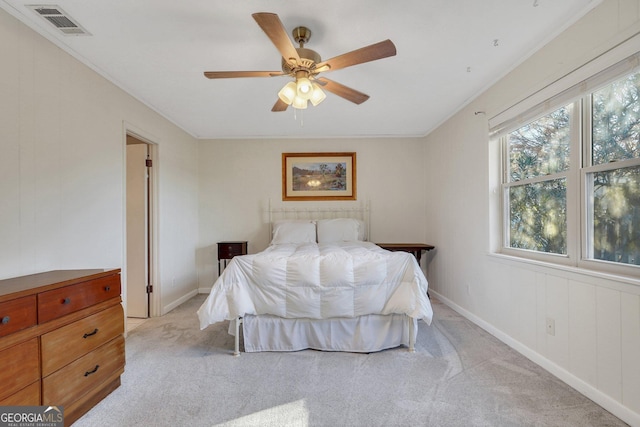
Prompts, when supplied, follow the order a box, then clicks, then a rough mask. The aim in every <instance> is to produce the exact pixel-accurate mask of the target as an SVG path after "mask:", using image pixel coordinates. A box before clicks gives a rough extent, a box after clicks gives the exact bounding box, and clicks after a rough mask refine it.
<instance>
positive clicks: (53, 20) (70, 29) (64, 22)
mask: <svg viewBox="0 0 640 427" xmlns="http://www.w3.org/2000/svg"><path fill="white" fill-rule="evenodd" d="M26 6H27V7H28V8H30V9H32V10H33V11H34V12H36V13H37V14H38V15H40V16H41V17H42V18H44V19H46V20H47V21H48V22H49V23H50V24H52V25H53V26H54V27H56V28H57V29H58V30H60V31H61V32H62V33H63V34H65V35H67V36H80V35H91V34H90V33H89V32H88V31H87V30H85V29H84V28H82V26H81V25H80V24H78V23H77V22H76V21H75V20H74V19H73V18H71V17H70V16H69V15H68V14H67V13H66V12H65V11H64V10H62V8H60V6H57V5H53V4H29V5H26Z"/></svg>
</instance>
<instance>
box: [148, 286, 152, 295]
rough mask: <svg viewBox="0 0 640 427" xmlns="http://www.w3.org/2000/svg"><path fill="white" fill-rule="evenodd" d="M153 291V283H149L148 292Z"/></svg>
mask: <svg viewBox="0 0 640 427" xmlns="http://www.w3.org/2000/svg"><path fill="white" fill-rule="evenodd" d="M152 292H153V285H147V293H148V294H150V293H152Z"/></svg>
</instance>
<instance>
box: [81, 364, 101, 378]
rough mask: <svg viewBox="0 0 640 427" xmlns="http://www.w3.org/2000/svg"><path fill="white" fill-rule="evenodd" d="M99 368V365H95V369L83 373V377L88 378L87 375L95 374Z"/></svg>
mask: <svg viewBox="0 0 640 427" xmlns="http://www.w3.org/2000/svg"><path fill="white" fill-rule="evenodd" d="M99 367H100V365H96V367H95V368H93V370H91V371H87V372H85V373H84V376H85V377H88V376H89V375H91V374H95V373H96V372H98V368H99Z"/></svg>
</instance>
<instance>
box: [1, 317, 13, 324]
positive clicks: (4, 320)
mask: <svg viewBox="0 0 640 427" xmlns="http://www.w3.org/2000/svg"><path fill="white" fill-rule="evenodd" d="M9 320H11V318H10V317H9V316H4V317H3V318H2V324H3V325H6V324H7V323H9Z"/></svg>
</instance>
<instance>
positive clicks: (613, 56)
mask: <svg viewBox="0 0 640 427" xmlns="http://www.w3.org/2000/svg"><path fill="white" fill-rule="evenodd" d="M637 69H640V34H636V35H634V36H633V37H631V38H629V39H627V40H626V41H625V42H623V43H621V44H619V45H617V46H616V47H614V48H612V49H610V50H608V51H607V52H605V53H603V54H602V55H599V56H597V57H596V58H594V59H592V60H591V61H589V62H587V63H586V64H584V65H583V66H581V67H579V68H577V69H575V70H574V71H572V72H571V73H569V74H567V75H565V76H564V77H561V78H560V79H558V80H556V81H554V82H553V83H551V84H549V85H547V86H545V87H544V88H542V89H540V90H539V91H537V92H535V93H533V94H531V95H529V96H528V97H526V98H525V99H523V100H522V101H520V102H518V103H517V104H515V105H513V106H512V107H509V108H508V109H506V110H504V111H503V112H501V113H499V114H497V115H496V116H494V117H492V118H490V119H489V133H490V135H491V136H498V135H500V134H503V133H506V132H508V131H510V130H512V129H515V128H517V127H519V126H521V125H523V124H525V123H526V122H528V121H530V120H532V119H535V118H537V117H539V116H541V115H543V114H545V113H546V112H548V111H550V110H551V109H552V108H554V107H559V106H561V105H564V104H568V103H570V102H572V101H574V100H575V99H577V98H579V97H581V96H582V95H584V94H585V93H588V92H592V91H594V90H596V89H598V88H599V87H601V86H604V85H605V84H607V83H608V82H610V81H611V80H614V79H615V78H616V77H619V76H620V75H623V74H628V73H631V72H633V71H634V70H637Z"/></svg>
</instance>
